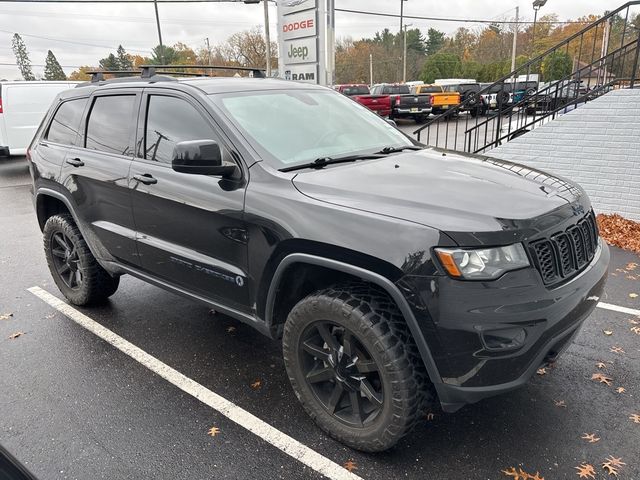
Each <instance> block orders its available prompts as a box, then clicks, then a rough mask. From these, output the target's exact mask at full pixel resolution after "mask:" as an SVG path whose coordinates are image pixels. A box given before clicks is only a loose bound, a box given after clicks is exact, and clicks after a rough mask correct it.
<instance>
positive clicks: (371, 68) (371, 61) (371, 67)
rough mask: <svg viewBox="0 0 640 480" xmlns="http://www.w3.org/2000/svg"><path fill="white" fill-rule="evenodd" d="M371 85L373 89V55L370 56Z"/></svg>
mask: <svg viewBox="0 0 640 480" xmlns="http://www.w3.org/2000/svg"><path fill="white" fill-rule="evenodd" d="M369 85H370V86H371V87H373V54H372V53H370V54H369Z"/></svg>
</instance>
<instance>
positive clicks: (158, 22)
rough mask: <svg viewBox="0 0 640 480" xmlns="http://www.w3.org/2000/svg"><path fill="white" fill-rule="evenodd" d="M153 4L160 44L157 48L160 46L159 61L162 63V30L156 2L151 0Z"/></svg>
mask: <svg viewBox="0 0 640 480" xmlns="http://www.w3.org/2000/svg"><path fill="white" fill-rule="evenodd" d="M153 6H154V8H155V10H156V26H157V27H158V40H159V41H160V44H159V45H158V48H160V52H159V53H160V63H161V64H162V65H164V47H163V46H162V30H161V29H160V15H158V2H157V1H156V0H153Z"/></svg>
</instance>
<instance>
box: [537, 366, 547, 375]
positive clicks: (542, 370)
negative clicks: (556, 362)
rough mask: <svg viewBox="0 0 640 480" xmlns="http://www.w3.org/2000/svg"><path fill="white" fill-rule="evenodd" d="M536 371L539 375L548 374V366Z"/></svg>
mask: <svg viewBox="0 0 640 480" xmlns="http://www.w3.org/2000/svg"><path fill="white" fill-rule="evenodd" d="M536 373H537V374H538V375H546V374H547V368H546V367H541V368H539V369H538V370H536Z"/></svg>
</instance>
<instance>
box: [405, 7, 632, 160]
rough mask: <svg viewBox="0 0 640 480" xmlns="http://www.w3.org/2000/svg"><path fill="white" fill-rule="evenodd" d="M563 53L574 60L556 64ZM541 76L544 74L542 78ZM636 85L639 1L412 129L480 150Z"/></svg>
mask: <svg viewBox="0 0 640 480" xmlns="http://www.w3.org/2000/svg"><path fill="white" fill-rule="evenodd" d="M558 58H561V59H564V60H565V61H566V59H567V58H570V59H571V61H572V63H573V67H572V68H571V69H570V71H565V72H562V69H560V72H558V71H557V70H558V69H555V70H554V69H553V68H550V66H551V65H552V64H553V62H554V60H556V59H558ZM545 76H546V77H549V78H546V79H545ZM540 79H541V80H543V81H544V80H546V81H544V82H538V81H536V80H540ZM634 87H640V0H636V1H631V2H628V3H626V4H625V5H623V6H621V7H620V8H618V9H616V10H614V11H612V12H610V13H608V14H607V15H605V16H603V17H602V18H600V19H598V20H597V21H595V22H594V23H592V24H590V25H588V26H586V27H585V28H583V29H582V30H580V31H578V32H577V33H575V34H574V35H571V36H570V37H568V38H567V39H565V40H563V41H562V42H560V43H559V44H558V45H556V46H554V47H553V48H551V49H549V50H547V51H546V52H544V53H543V54H542V55H540V56H538V57H536V58H534V59H532V60H530V61H528V62H527V63H525V64H524V65H522V66H520V67H519V68H517V69H516V70H514V71H513V72H511V73H510V74H508V75H506V76H504V77H503V78H501V79H499V80H498V81H497V82H494V83H493V84H491V85H488V86H485V87H484V88H481V89H480V91H479V92H476V93H475V94H471V95H467V98H466V99H465V100H464V101H463V102H461V103H460V105H457V106H454V107H452V108H449V109H448V110H446V111H445V112H443V113H442V114H440V115H438V116H436V117H434V118H432V119H431V120H429V121H428V122H427V123H426V124H425V125H424V126H422V127H421V128H419V129H418V130H416V131H415V132H414V133H415V134H416V135H417V136H418V140H419V141H421V142H423V143H425V144H427V145H431V146H435V147H440V148H448V149H453V150H463V151H466V152H473V153H482V152H485V151H487V150H490V149H492V148H494V147H496V146H498V145H501V144H502V143H504V142H508V141H510V140H512V139H513V138H516V137H518V136H520V135H522V134H524V133H526V132H528V131H530V130H532V129H534V128H536V127H537V126H539V125H542V124H543V123H546V122H547V121H549V120H551V119H553V118H555V117H556V116H558V115H560V114H562V113H565V112H567V111H568V110H571V109H573V108H576V107H578V106H579V105H581V104H583V103H585V102H588V101H590V100H593V99H594V98H597V97H599V96H601V95H603V94H605V93H607V92H609V91H611V90H612V89H615V88H634ZM478 96H480V97H482V102H483V104H484V106H485V107H484V109H486V114H485V115H470V114H469V112H470V111H475V112H478V111H479V110H478V109H477V107H476V106H477V105H478V103H479V101H480V99H479V98H478ZM484 109H483V110H484ZM463 116H464V117H463ZM462 133H464V141H462Z"/></svg>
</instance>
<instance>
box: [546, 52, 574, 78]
mask: <svg viewBox="0 0 640 480" xmlns="http://www.w3.org/2000/svg"><path fill="white" fill-rule="evenodd" d="M572 70H573V61H572V60H571V56H570V55H569V54H568V53H567V52H560V51H557V52H553V53H552V54H550V55H549V56H548V57H547V58H545V59H544V61H543V62H542V74H543V75H544V79H545V80H546V81H547V82H550V81H552V80H560V79H563V78H565V77H568V76H569V75H571V71H572Z"/></svg>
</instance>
